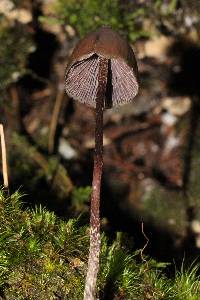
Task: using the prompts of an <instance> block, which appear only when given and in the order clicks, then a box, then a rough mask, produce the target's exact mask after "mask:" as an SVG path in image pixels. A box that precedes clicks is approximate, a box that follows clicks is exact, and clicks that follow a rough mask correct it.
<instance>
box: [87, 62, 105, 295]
mask: <svg viewBox="0 0 200 300" xmlns="http://www.w3.org/2000/svg"><path fill="white" fill-rule="evenodd" d="M99 60H100V62H99V74H98V90H97V95H96V110H95V121H96V124H95V150H94V169H93V181H92V196H91V208H90V249H89V258H88V269H87V276H86V283H85V290H84V300H94V299H95V298H96V297H95V294H96V281H97V274H98V270H99V255H100V244H101V238H100V216H99V207H100V189H101V177H102V168H103V108H104V100H105V93H106V84H107V73H108V59H106V58H102V57H99Z"/></svg>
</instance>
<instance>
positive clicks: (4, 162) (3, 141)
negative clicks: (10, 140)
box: [0, 124, 8, 188]
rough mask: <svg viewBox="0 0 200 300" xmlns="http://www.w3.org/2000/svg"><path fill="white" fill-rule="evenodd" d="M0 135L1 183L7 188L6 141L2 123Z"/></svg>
mask: <svg viewBox="0 0 200 300" xmlns="http://www.w3.org/2000/svg"><path fill="white" fill-rule="evenodd" d="M0 136H1V155H2V170H3V184H4V187H5V188H8V168H7V159H6V143H5V137H4V129H3V125H2V124H0Z"/></svg>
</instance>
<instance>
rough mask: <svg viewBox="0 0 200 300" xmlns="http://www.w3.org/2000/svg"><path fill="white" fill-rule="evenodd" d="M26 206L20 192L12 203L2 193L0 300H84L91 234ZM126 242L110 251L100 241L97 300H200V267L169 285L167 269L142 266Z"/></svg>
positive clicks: (181, 274) (118, 240) (156, 265)
mask: <svg viewBox="0 0 200 300" xmlns="http://www.w3.org/2000/svg"><path fill="white" fill-rule="evenodd" d="M22 206H23V204H22V201H21V195H20V194H19V192H16V193H14V194H13V195H11V196H10V197H8V196H6V195H5V193H4V192H3V191H2V190H1V191H0V210H1V214H0V224H1V225H0V292H1V294H3V295H4V296H5V298H6V299H8V300H16V299H31V300H32V299H33V300H34V299H44V300H47V299H70V300H79V299H82V297H83V289H84V280H85V274H86V268H87V253H88V247H89V239H88V236H89V234H88V228H87V227H80V226H79V224H78V221H77V220H74V219H70V220H68V221H64V220H61V219H59V218H58V217H56V215H55V214H54V213H52V212H49V211H48V210H46V209H45V208H42V207H41V206H39V207H36V208H35V209H34V210H31V209H23V207H22ZM122 240H123V237H122V234H118V235H117V238H116V240H115V241H114V243H112V244H111V245H109V243H108V242H107V239H106V237H105V236H102V251H101V265H100V273H99V278H98V293H99V298H98V299H127V300H128V299H133V300H134V299H137V300H138V299H139V300H146V299H155V300H161V299H162V300H163V299H166V300H168V299H174V300H182V299H185V300H198V299H199V297H200V285H199V277H198V275H197V271H198V267H197V266H194V267H192V268H191V270H189V271H184V269H182V270H181V271H180V272H176V275H175V279H174V280H171V279H168V278H167V277H166V276H165V275H164V273H163V271H162V269H163V268H165V266H166V264H163V263H157V262H156V261H154V260H148V261H146V260H144V258H143V260H142V261H141V254H140V251H136V252H134V253H132V254H131V253H129V252H128V251H127V249H126V247H125V246H124V245H123V243H122ZM136 258H137V259H136ZM108 297H110V298H108Z"/></svg>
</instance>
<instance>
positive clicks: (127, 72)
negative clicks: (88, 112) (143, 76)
mask: <svg viewBox="0 0 200 300" xmlns="http://www.w3.org/2000/svg"><path fill="white" fill-rule="evenodd" d="M99 60H100V57H99V56H98V55H96V54H94V55H92V56H90V57H89V58H87V59H83V60H81V61H78V62H76V63H74V64H73V65H72V66H71V68H70V69H69V71H68V74H67V77H66V92H67V93H68V94H69V95H70V97H72V98H74V99H76V100H78V101H79V102H82V103H85V104H87V105H88V106H91V107H96V95H97V89H98V74H99ZM137 92H138V83H137V79H136V77H135V75H134V73H133V70H132V68H131V67H130V66H128V65H127V64H126V63H125V62H124V61H123V60H121V59H116V58H111V59H109V60H108V77H107V86H106V93H105V102H104V107H105V108H112V107H113V106H119V105H123V104H126V103H129V102H131V101H132V99H133V98H134V97H135V96H136V94H137Z"/></svg>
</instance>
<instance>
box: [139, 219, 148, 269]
mask: <svg viewBox="0 0 200 300" xmlns="http://www.w3.org/2000/svg"><path fill="white" fill-rule="evenodd" d="M141 226H142V234H143V236H144V238H145V239H146V243H145V245H144V247H143V248H142V249H141V251H140V255H141V259H142V262H143V263H145V264H146V267H147V270H148V269H149V265H148V261H147V260H146V258H145V257H144V255H143V252H144V250H145V249H146V247H147V246H148V243H149V239H148V237H147V236H146V234H145V232H144V223H143V222H142V225H141Z"/></svg>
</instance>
